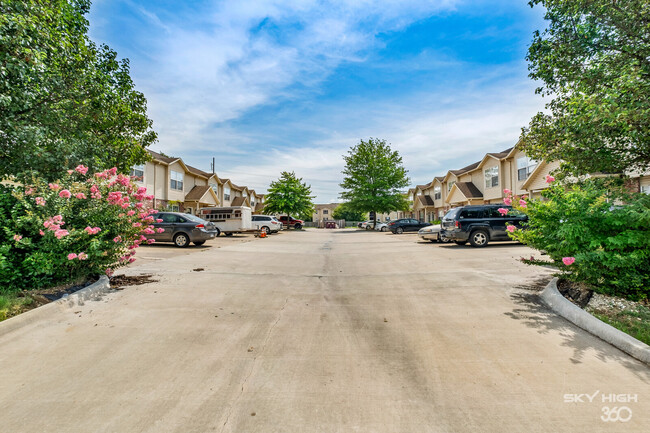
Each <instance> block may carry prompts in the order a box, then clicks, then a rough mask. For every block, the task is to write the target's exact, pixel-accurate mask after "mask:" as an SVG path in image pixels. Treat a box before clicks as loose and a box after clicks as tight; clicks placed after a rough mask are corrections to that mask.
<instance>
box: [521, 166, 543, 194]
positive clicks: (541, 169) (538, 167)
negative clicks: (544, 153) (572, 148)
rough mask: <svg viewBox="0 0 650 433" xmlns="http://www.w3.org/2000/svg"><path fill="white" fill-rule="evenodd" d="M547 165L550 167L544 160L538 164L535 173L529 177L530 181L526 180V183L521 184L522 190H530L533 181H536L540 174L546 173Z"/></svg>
mask: <svg viewBox="0 0 650 433" xmlns="http://www.w3.org/2000/svg"><path fill="white" fill-rule="evenodd" d="M547 165H548V163H547V162H546V161H544V160H542V161H540V162H538V163H537V167H535V168H534V169H533V171H532V172H531V173H530V175H529V176H528V179H526V180H525V181H524V183H522V184H521V188H522V189H528V187H529V186H530V184H531V183H532V182H533V179H536V178H537V176H539V174H540V173H541V172H543V171H544V169H545V168H546V166H547Z"/></svg>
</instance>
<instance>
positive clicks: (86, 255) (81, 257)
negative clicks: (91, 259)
mask: <svg viewBox="0 0 650 433" xmlns="http://www.w3.org/2000/svg"><path fill="white" fill-rule="evenodd" d="M77 258H78V259H79V260H87V259H88V254H86V253H84V252H83V251H82V252H80V253H79V255H78V256H77Z"/></svg>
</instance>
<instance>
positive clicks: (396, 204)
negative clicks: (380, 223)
mask: <svg viewBox="0 0 650 433" xmlns="http://www.w3.org/2000/svg"><path fill="white" fill-rule="evenodd" d="M343 159H344V160H345V168H344V169H343V174H344V175H345V177H344V179H343V183H341V184H340V186H341V188H343V189H344V191H343V192H342V193H341V198H343V199H345V200H347V201H348V205H349V207H350V208H351V209H354V210H357V211H359V212H374V213H375V214H376V213H377V212H380V213H382V212H391V211H395V210H406V209H407V208H408V202H407V200H406V198H405V196H404V194H403V193H402V191H401V190H402V189H403V188H406V187H407V186H408V184H409V178H408V176H407V175H406V174H407V170H406V169H405V168H404V167H403V166H402V157H401V156H400V155H399V153H398V152H397V151H396V150H392V149H391V148H390V145H389V144H387V143H386V140H380V139H376V138H370V139H369V140H368V141H364V140H360V141H359V144H357V145H356V146H353V147H352V148H351V149H350V150H349V151H348V154H347V155H344V156H343Z"/></svg>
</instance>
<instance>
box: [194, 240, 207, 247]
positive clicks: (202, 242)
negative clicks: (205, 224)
mask: <svg viewBox="0 0 650 433" xmlns="http://www.w3.org/2000/svg"><path fill="white" fill-rule="evenodd" d="M204 243H205V241H196V242H194V245H196V246H197V247H200V246H201V245H203V244H204Z"/></svg>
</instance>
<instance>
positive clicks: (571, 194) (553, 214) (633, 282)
mask: <svg viewBox="0 0 650 433" xmlns="http://www.w3.org/2000/svg"><path fill="white" fill-rule="evenodd" d="M542 195H543V197H544V199H543V200H530V199H527V198H526V199H522V200H524V204H525V205H526V206H521V205H520V206H517V205H515V209H516V210H518V211H521V212H524V213H526V214H527V215H528V222H527V223H526V225H525V227H524V230H512V231H511V233H510V237H511V238H513V239H515V240H518V241H520V242H522V243H524V244H527V245H528V246H530V247H532V248H535V249H537V250H539V251H543V252H545V253H546V254H547V255H548V257H549V258H550V259H551V262H550V264H552V265H554V266H556V267H557V268H558V269H559V271H560V273H561V275H562V277H563V278H567V279H569V280H573V281H581V282H585V283H587V284H589V285H590V286H591V287H592V289H593V290H595V291H598V292H601V293H605V294H610V295H617V296H625V297H628V298H630V299H648V298H650V271H649V270H650V195H647V194H640V193H629V192H625V191H621V190H620V189H617V188H614V187H612V185H611V184H610V185H606V184H604V181H603V180H598V179H589V180H587V181H584V182H582V183H580V184H574V185H560V184H558V183H557V182H554V181H551V183H550V186H549V188H548V189H546V190H544V191H543V192H542ZM523 261H524V262H525V263H529V264H539V265H542V264H544V265H548V264H549V262H547V261H536V260H534V259H533V260H528V259H524V260H523Z"/></svg>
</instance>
